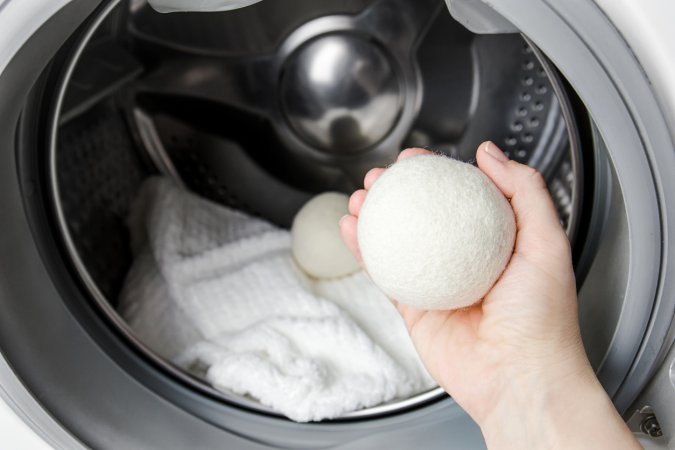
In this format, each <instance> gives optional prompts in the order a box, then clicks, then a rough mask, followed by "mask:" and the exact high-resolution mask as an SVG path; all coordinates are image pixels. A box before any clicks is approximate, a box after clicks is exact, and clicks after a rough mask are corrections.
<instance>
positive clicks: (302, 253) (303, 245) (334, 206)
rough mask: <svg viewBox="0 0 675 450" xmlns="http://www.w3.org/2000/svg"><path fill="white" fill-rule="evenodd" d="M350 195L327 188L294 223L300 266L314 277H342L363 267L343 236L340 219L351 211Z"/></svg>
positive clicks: (293, 247)
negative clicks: (330, 190)
mask: <svg viewBox="0 0 675 450" xmlns="http://www.w3.org/2000/svg"><path fill="white" fill-rule="evenodd" d="M348 203H349V197H347V196H346V195H345V194H342V193H339V192H325V193H323V194H319V195H317V196H315V197H313V198H312V199H311V200H309V201H308V202H307V203H305V205H304V206H303V207H302V208H300V211H298V213H297V214H296V215H295V218H294V219H293V225H292V226H291V240H292V245H291V248H292V250H293V257H294V258H295V261H296V262H297V263H298V265H299V266H300V268H301V269H302V270H304V271H305V272H306V273H307V274H308V275H310V276H312V277H315V278H339V277H344V276H345V275H349V274H350V273H354V272H356V271H358V270H359V269H360V266H359V263H358V261H357V260H356V258H354V255H352V253H351V252H350V251H349V249H348V248H347V246H346V245H345V243H344V241H343V240H342V236H340V226H339V221H340V218H341V217H342V216H344V215H345V214H348V209H347V206H348Z"/></svg>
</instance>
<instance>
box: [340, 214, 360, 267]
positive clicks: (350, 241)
mask: <svg viewBox="0 0 675 450" xmlns="http://www.w3.org/2000/svg"><path fill="white" fill-rule="evenodd" d="M356 224H357V219H356V217H354V216H344V217H343V218H342V219H340V234H342V240H343V241H345V244H346V245H347V248H348V249H349V251H350V252H352V254H353V255H354V257H355V258H356V260H357V261H358V262H359V264H361V266H362V267H363V259H361V251H360V250H359V242H358V240H357V239H356Z"/></svg>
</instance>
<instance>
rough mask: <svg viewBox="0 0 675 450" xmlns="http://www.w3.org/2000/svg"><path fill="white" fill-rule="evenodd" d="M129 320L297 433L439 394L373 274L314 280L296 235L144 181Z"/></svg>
mask: <svg viewBox="0 0 675 450" xmlns="http://www.w3.org/2000/svg"><path fill="white" fill-rule="evenodd" d="M129 226H130V232H131V237H132V248H133V251H134V254H135V260H134V263H133V265H132V267H131V269H130V271H129V273H128V274H127V278H126V280H125V285H124V288H123V290H122V293H121V297H120V304H119V311H120V314H121V315H122V316H123V317H124V318H125V319H126V321H127V323H128V324H129V326H130V327H131V328H132V329H133V330H134V332H135V333H136V334H137V336H138V337H139V338H140V339H141V340H142V341H143V342H144V343H145V344H146V345H147V346H149V347H150V348H151V349H153V350H154V351H155V352H157V353H159V354H160V355H162V356H164V357H165V358H167V359H169V360H171V361H173V362H174V363H175V364H177V365H178V366H180V367H182V368H184V369H186V370H188V371H191V372H193V373H195V374H197V375H199V376H203V377H204V378H205V379H206V380H207V381H208V382H209V383H211V384H212V385H213V386H214V387H215V388H216V389H219V390H222V391H224V392H228V393H235V394H240V395H246V396H249V397H252V398H254V399H256V400H257V401H259V402H260V403H261V404H263V405H266V406H269V407H271V408H273V409H274V410H276V411H279V412H280V413H282V414H284V415H286V416H287V417H289V418H290V419H292V420H295V421H299V422H306V421H316V420H322V419H328V418H334V417H339V416H340V415H343V414H345V413H348V412H351V411H355V410H358V409H362V408H367V407H372V406H376V405H378V404H381V403H384V402H388V401H390V400H394V399H397V398H405V397H409V396H411V395H414V394H416V393H419V392H422V391H425V390H427V389H429V388H431V387H433V386H434V381H433V380H432V379H431V378H430V377H429V375H428V374H427V372H426V370H425V369H424V367H423V366H422V364H421V363H420V361H419V359H418V357H417V354H416V353H415V350H414V348H413V347H412V344H411V342H410V339H409V337H408V335H407V333H406V330H405V328H404V325H403V323H402V320H401V318H400V317H399V315H398V313H397V312H396V311H395V309H394V307H393V306H392V305H391V303H390V302H389V301H388V300H387V299H386V297H384V295H383V294H382V293H380V292H379V291H378V290H377V288H375V287H374V285H373V284H372V283H371V282H370V280H369V279H368V278H367V276H366V275H365V274H364V273H363V272H357V273H355V274H352V275H349V276H347V277H344V278H340V279H334V280H315V279H311V278H309V277H308V276H307V275H305V274H304V273H303V272H302V271H301V270H300V269H299V268H298V267H297V265H296V264H295V262H294V260H293V258H292V256H291V250H290V248H291V240H290V239H291V238H290V233H289V232H288V231H287V230H283V229H280V228H277V227H275V226H274V225H272V224H270V223H267V222H265V221H263V220H260V219H258V218H254V217H251V216H248V215H246V214H244V213H242V212H239V211H236V210H232V209H229V208H226V207H224V206H221V205H217V204H215V203H212V202H209V201H207V200H205V199H202V198H200V197H197V196H195V195H194V194H191V193H189V192H186V191H185V190H183V189H181V188H180V187H178V186H176V185H175V184H174V183H173V182H171V181H170V180H167V179H164V178H160V177H156V178H151V179H149V180H148V181H146V182H145V184H144V185H143V187H142V188H141V191H140V193H139V196H138V198H137V199H136V201H135V204H134V205H133V207H132V213H131V215H130V218H129Z"/></svg>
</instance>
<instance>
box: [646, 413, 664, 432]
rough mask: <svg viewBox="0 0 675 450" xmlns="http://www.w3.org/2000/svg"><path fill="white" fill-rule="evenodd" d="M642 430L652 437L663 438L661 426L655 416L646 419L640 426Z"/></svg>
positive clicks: (651, 415)
mask: <svg viewBox="0 0 675 450" xmlns="http://www.w3.org/2000/svg"><path fill="white" fill-rule="evenodd" d="M640 430H641V431H642V432H643V433H645V434H646V435H649V436H651V437H661V436H663V432H662V431H661V425H659V422H658V421H657V420H656V416H655V415H654V414H650V415H648V416H647V417H645V418H644V420H643V421H642V423H641V424H640Z"/></svg>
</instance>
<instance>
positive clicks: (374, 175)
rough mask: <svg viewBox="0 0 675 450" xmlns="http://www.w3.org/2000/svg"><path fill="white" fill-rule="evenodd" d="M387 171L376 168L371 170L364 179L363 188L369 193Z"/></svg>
mask: <svg viewBox="0 0 675 450" xmlns="http://www.w3.org/2000/svg"><path fill="white" fill-rule="evenodd" d="M385 170H386V169H384V168H382V167H375V168H374V169H370V170H369V171H368V173H367V174H366V176H365V178H364V179H363V187H364V188H366V190H367V191H368V190H370V188H371V187H373V184H374V183H375V180H377V179H378V178H380V175H382V174H383V173H384V171H385Z"/></svg>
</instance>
